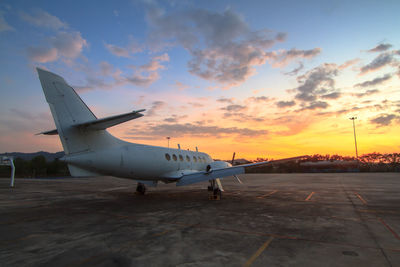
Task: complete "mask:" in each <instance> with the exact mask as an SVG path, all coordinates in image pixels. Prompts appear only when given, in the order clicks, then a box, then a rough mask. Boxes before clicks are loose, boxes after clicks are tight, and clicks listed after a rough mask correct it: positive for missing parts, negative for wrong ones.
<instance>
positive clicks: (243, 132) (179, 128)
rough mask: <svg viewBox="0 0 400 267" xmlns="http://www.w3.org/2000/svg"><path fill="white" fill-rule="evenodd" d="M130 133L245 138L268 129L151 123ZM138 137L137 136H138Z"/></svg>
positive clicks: (156, 136) (162, 135)
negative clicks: (141, 129)
mask: <svg viewBox="0 0 400 267" xmlns="http://www.w3.org/2000/svg"><path fill="white" fill-rule="evenodd" d="M127 134H128V135H135V136H138V135H143V136H147V137H148V136H153V137H154V138H160V137H165V136H174V137H175V138H176V137H182V136H198V137H213V138H222V137H225V136H232V135H235V136H240V137H244V138H249V137H257V136H263V135H267V134H268V131H267V130H254V129H249V128H238V127H226V128H225V127H219V126H206V125H201V124H193V123H184V124H178V123H174V124H158V125H149V127H146V130H143V131H138V130H137V129H134V130H132V131H129V132H128V133H127ZM136 138H137V137H136Z"/></svg>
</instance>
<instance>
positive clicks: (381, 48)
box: [368, 44, 392, 52]
mask: <svg viewBox="0 0 400 267" xmlns="http://www.w3.org/2000/svg"><path fill="white" fill-rule="evenodd" d="M391 47H392V45H391V44H380V45H377V46H375V47H374V48H372V49H370V50H368V52H384V51H386V50H388V49H390V48H391Z"/></svg>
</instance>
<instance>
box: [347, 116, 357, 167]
mask: <svg viewBox="0 0 400 267" xmlns="http://www.w3.org/2000/svg"><path fill="white" fill-rule="evenodd" d="M349 119H350V120H352V121H353V131H354V144H355V146H356V158H357V160H358V150H357V137H356V124H355V123H354V120H356V119H357V117H351V118H349Z"/></svg>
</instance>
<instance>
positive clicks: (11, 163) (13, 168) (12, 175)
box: [10, 158, 15, 187]
mask: <svg viewBox="0 0 400 267" xmlns="http://www.w3.org/2000/svg"><path fill="white" fill-rule="evenodd" d="M10 165H11V184H10V186H11V187H14V177H15V166H14V160H13V158H10Z"/></svg>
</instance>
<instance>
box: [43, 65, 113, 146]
mask: <svg viewBox="0 0 400 267" xmlns="http://www.w3.org/2000/svg"><path fill="white" fill-rule="evenodd" d="M37 72H38V74H39V79H40V83H41V84H42V88H43V92H44V94H45V96H46V100H47V102H48V104H49V106H50V110H51V114H52V115H53V119H54V122H55V124H56V127H57V132H58V135H59V136H60V140H61V143H62V146H63V148H64V151H65V154H73V153H79V152H84V151H89V150H92V151H93V150H95V149H96V148H100V147H104V146H107V145H108V144H112V143H115V142H116V141H117V140H119V139H117V138H115V137H113V136H112V135H111V134H109V133H108V132H107V131H105V130H104V129H101V130H87V129H85V128H81V127H74V125H77V124H82V123H86V122H88V121H93V120H97V118H96V116H95V115H94V114H93V113H92V112H91V111H90V109H89V108H88V107H87V106H86V104H85V103H84V102H83V101H82V99H81V98H80V97H79V96H78V94H77V93H76V92H75V90H74V89H73V88H72V87H71V86H69V85H68V84H67V83H66V82H65V80H64V79H63V78H62V77H60V76H58V75H56V74H54V73H52V72H49V71H46V70H43V69H40V68H37Z"/></svg>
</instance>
